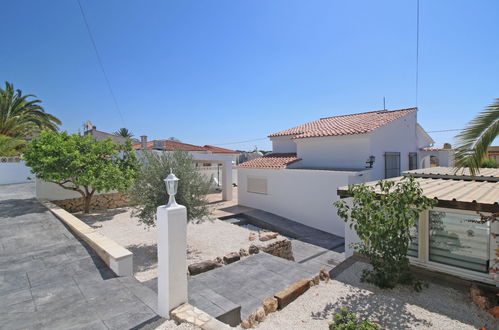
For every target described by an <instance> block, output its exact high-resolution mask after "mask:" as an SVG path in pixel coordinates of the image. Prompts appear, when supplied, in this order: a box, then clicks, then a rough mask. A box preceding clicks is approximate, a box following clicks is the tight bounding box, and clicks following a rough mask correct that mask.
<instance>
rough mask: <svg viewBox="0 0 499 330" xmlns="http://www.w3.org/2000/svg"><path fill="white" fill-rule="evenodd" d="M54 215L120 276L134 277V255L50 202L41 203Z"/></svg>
mask: <svg viewBox="0 0 499 330" xmlns="http://www.w3.org/2000/svg"><path fill="white" fill-rule="evenodd" d="M40 202H41V203H42V204H43V205H44V206H45V207H46V208H47V209H49V211H50V212H52V214H54V215H55V216H56V217H57V218H58V219H59V220H61V221H62V222H63V223H64V224H66V225H67V226H68V227H69V228H70V229H71V230H72V231H73V233H75V234H76V235H77V236H78V237H79V238H81V239H82V240H84V241H85V242H86V243H87V244H88V245H90V247H91V248H92V249H93V250H94V251H95V252H96V253H97V254H98V255H99V257H100V258H101V259H102V260H103V261H104V262H105V263H106V264H107V265H108V266H109V268H111V270H112V271H113V272H114V273H115V274H116V275H118V276H131V275H133V253H132V252H130V251H129V250H127V249H125V248H124V247H123V246H121V245H119V244H118V243H116V242H115V241H113V240H111V239H109V238H107V237H106V236H104V235H102V234H101V233H99V232H97V231H96V230H95V229H94V228H92V227H90V226H88V225H87V224H86V223H84V222H83V221H81V220H80V219H78V218H77V217H75V216H74V215H72V214H71V213H69V212H67V211H66V210H64V209H62V208H61V207H59V206H57V205H55V204H54V203H51V202H49V201H40Z"/></svg>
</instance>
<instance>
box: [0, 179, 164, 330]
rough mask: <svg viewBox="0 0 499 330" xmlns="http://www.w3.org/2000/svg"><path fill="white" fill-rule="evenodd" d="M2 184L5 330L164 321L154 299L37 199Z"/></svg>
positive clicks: (1, 317) (30, 188) (28, 189)
mask: <svg viewBox="0 0 499 330" xmlns="http://www.w3.org/2000/svg"><path fill="white" fill-rule="evenodd" d="M34 189H35V187H34V184H32V183H30V184H17V185H2V186H0V328H1V329H130V328H134V327H136V328H143V327H150V326H151V325H152V324H156V323H158V322H161V319H160V318H159V317H158V316H157V314H156V312H155V310H156V301H157V298H156V294H155V293H154V292H153V291H152V290H150V289H149V288H147V287H145V286H144V285H142V284H140V283H139V282H138V281H137V280H135V278H133V277H121V278H118V277H116V276H115V274H114V273H113V272H112V271H111V270H110V269H109V268H108V267H107V265H106V264H105V263H104V262H102V260H101V259H100V258H99V257H98V256H97V255H96V254H95V253H94V251H93V250H92V249H91V248H89V247H88V246H87V245H86V244H85V243H84V242H82V241H80V240H78V239H77V238H76V237H75V236H74V235H73V234H72V233H71V232H70V231H69V230H68V229H67V228H66V227H65V226H64V225H63V224H62V223H61V222H60V221H59V220H58V219H57V218H55V217H54V216H53V215H52V214H51V213H50V212H49V211H48V210H47V209H46V208H45V207H44V206H43V205H41V204H40V203H39V202H38V201H37V200H36V199H35V197H34V196H35V191H34Z"/></svg>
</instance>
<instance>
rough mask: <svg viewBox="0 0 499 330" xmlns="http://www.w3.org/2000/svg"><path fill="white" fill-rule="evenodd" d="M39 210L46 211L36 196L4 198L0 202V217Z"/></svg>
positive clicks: (38, 211) (10, 216)
mask: <svg viewBox="0 0 499 330" xmlns="http://www.w3.org/2000/svg"><path fill="white" fill-rule="evenodd" d="M40 212H42V213H43V212H48V211H47V209H46V208H45V207H44V206H43V205H41V204H40V202H38V200H37V199H36V198H26V199H6V200H2V201H1V202H0V218H15V217H20V216H23V215H27V214H35V213H40Z"/></svg>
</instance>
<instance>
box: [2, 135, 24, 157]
mask: <svg viewBox="0 0 499 330" xmlns="http://www.w3.org/2000/svg"><path fill="white" fill-rule="evenodd" d="M25 144H26V141H24V140H21V139H17V138H13V137H10V136H6V135H0V157H2V156H3V157H10V156H17V155H19V154H20V153H21V152H22V149H24V145H25Z"/></svg>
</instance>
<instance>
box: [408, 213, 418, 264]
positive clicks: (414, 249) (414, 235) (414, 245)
mask: <svg viewBox="0 0 499 330" xmlns="http://www.w3.org/2000/svg"><path fill="white" fill-rule="evenodd" d="M418 233H419V229H418V223H417V220H416V224H415V225H414V227H412V228H411V229H410V235H411V242H410V243H409V251H407V255H408V256H409V257H414V258H417V257H418V256H419V235H418Z"/></svg>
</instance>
